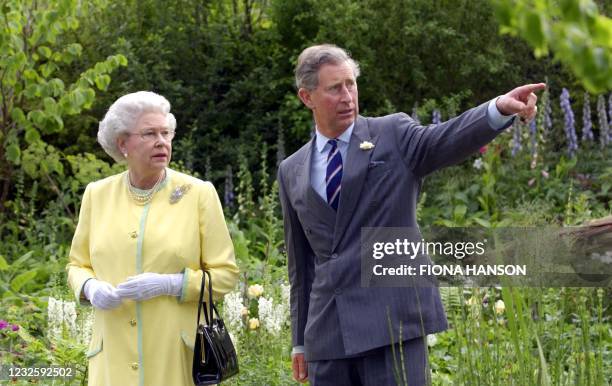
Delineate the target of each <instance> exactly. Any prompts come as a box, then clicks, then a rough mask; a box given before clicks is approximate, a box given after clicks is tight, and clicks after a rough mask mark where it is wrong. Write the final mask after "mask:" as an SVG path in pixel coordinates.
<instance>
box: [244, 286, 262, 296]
mask: <svg viewBox="0 0 612 386" xmlns="http://www.w3.org/2000/svg"><path fill="white" fill-rule="evenodd" d="M263 293H264V288H263V286H262V285H261V284H253V285H251V286H249V289H248V290H247V296H248V297H249V298H250V299H255V298H258V297H260V296H261V295H263Z"/></svg>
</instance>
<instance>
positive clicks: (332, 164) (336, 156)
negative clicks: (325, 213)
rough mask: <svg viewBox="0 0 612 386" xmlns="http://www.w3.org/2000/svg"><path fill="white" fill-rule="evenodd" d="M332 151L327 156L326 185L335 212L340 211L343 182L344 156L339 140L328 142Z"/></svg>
mask: <svg viewBox="0 0 612 386" xmlns="http://www.w3.org/2000/svg"><path fill="white" fill-rule="evenodd" d="M327 142H328V143H329V144H330V145H331V149H330V150H329V153H328V154H327V172H326V173H325V185H326V192H327V203H328V204H329V205H331V207H332V208H334V210H338V203H339V202H340V182H341V181H342V154H340V149H338V140H337V139H330V140H329V141H327Z"/></svg>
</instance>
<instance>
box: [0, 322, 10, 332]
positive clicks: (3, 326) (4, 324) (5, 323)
mask: <svg viewBox="0 0 612 386" xmlns="http://www.w3.org/2000/svg"><path fill="white" fill-rule="evenodd" d="M8 325H9V324H8V322H7V321H6V320H0V330H4V329H5V328H6V327H8Z"/></svg>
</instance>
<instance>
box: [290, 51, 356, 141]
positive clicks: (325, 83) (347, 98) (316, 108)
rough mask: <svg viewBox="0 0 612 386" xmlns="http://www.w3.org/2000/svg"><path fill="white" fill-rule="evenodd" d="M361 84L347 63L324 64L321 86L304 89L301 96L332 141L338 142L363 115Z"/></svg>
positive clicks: (320, 75)
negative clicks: (335, 139) (360, 110)
mask: <svg viewBox="0 0 612 386" xmlns="http://www.w3.org/2000/svg"><path fill="white" fill-rule="evenodd" d="M357 94H358V93H357V81H356V79H355V75H354V74H353V69H352V68H351V66H350V65H349V64H348V63H347V62H344V63H340V64H324V65H323V66H321V68H320V69H319V85H318V86H317V88H316V89H314V90H307V89H305V88H301V89H300V90H299V91H298V95H299V97H300V99H301V100H302V102H304V104H305V105H306V106H308V108H310V109H311V110H312V112H313V114H314V118H315V122H316V124H317V128H318V129H319V131H320V132H321V134H323V135H325V136H326V137H328V138H336V137H338V136H339V135H340V134H342V133H343V132H344V131H345V130H346V129H347V128H348V127H349V126H350V125H351V123H353V121H354V120H355V118H356V117H357V114H358V113H359V104H358V100H357Z"/></svg>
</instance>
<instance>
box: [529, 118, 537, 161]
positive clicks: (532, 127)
mask: <svg viewBox="0 0 612 386" xmlns="http://www.w3.org/2000/svg"><path fill="white" fill-rule="evenodd" d="M529 139H530V140H531V141H530V143H531V156H532V157H533V156H535V155H536V152H537V151H538V127H537V125H536V120H535V119H532V120H531V122H529Z"/></svg>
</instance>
